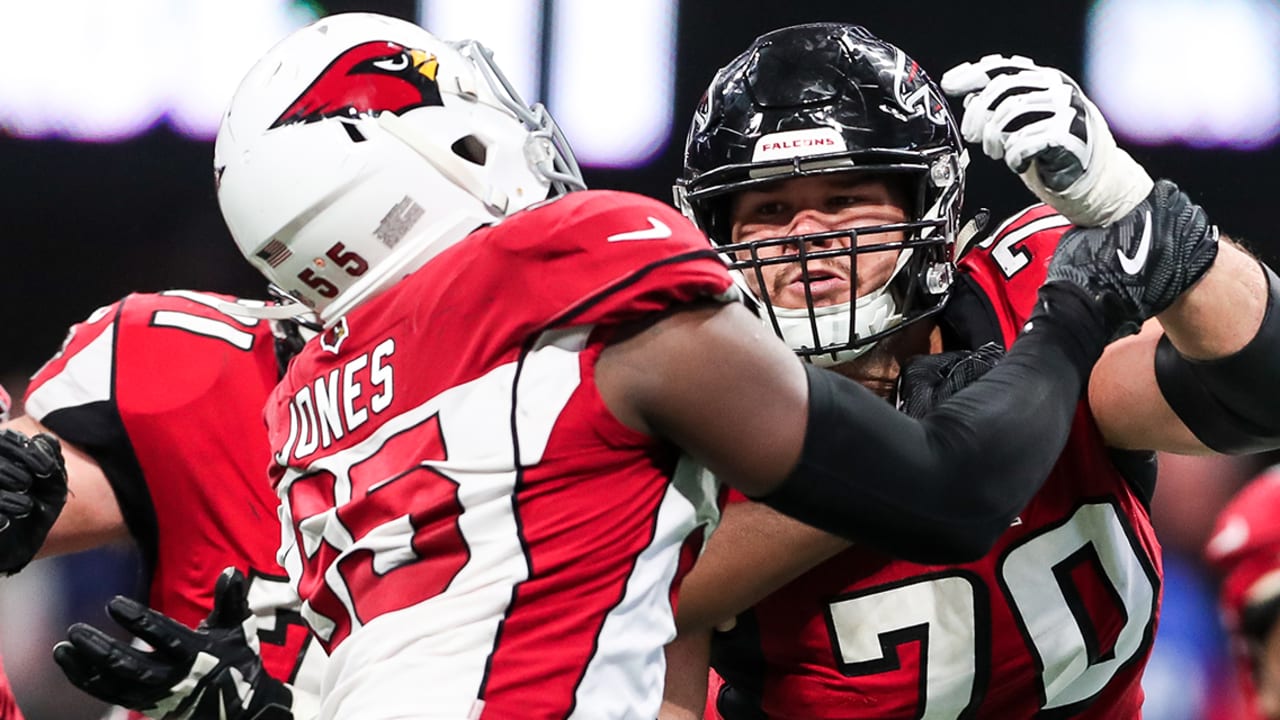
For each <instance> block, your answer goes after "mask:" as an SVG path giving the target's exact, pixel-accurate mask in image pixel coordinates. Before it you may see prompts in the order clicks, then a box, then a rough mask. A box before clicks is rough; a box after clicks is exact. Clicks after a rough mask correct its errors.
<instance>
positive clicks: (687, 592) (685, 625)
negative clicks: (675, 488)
mask: <svg viewBox="0 0 1280 720" xmlns="http://www.w3.org/2000/svg"><path fill="white" fill-rule="evenodd" d="M848 547H849V541H847V540H845V539H843V538H840V537H837V536H835V535H832V534H830V533H826V532H823V531H822V530H819V529H817V528H815V527H811V526H809V525H805V524H804V523H802V522H800V521H798V520H793V519H791V518H789V517H787V516H785V515H783V514H781V513H779V512H777V511H775V510H772V509H771V508H769V507H768V506H766V505H764V504H763V503H755V502H737V503H732V504H730V505H729V506H728V507H726V508H725V509H724V513H723V514H722V516H721V519H720V525H719V526H718V527H716V529H715V532H713V533H711V537H710V538H708V539H707V546H706V548H705V549H704V550H703V552H702V555H701V556H700V557H699V558H698V562H696V563H694V566H693V569H692V570H690V571H689V574H688V575H687V576H686V577H685V579H684V581H683V582H682V583H681V584H680V596H679V603H677V605H676V628H677V630H678V631H679V632H680V633H682V634H683V633H686V632H692V631H701V630H707V629H710V628H712V627H715V626H718V625H720V624H722V623H725V622H727V621H729V620H732V619H733V618H734V617H735V616H736V615H738V614H739V613H741V612H742V611H744V610H746V609H747V608H749V607H751V606H752V605H755V604H756V603H757V602H759V601H761V600H763V599H764V598H765V597H767V596H768V595H769V594H771V593H773V592H774V591H775V590H777V589H778V588H781V587H782V586H783V585H786V584H787V583H789V582H791V581H792V580H794V579H795V578H797V577H799V576H800V575H801V574H803V573H805V572H806V571H808V570H809V569H811V568H813V567H815V566H816V565H818V564H819V563H821V562H822V561H824V560H826V559H827V558H830V557H832V556H833V555H836V554H837V553H839V552H841V551H843V550H845V549H846V548H848Z"/></svg>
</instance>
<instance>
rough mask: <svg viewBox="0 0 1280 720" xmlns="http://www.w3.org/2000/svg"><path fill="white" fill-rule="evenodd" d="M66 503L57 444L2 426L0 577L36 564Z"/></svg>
mask: <svg viewBox="0 0 1280 720" xmlns="http://www.w3.org/2000/svg"><path fill="white" fill-rule="evenodd" d="M3 409H4V411H6V412H7V410H8V408H7V407H6V408H3ZM25 429H26V430H31V429H32V428H31V427H29V426H25ZM66 500H67V469H66V466H65V464H64V462H63V458H62V452H61V449H60V446H59V443H58V439H57V438H55V437H53V436H52V435H49V434H47V433H40V432H32V433H30V434H28V433H26V432H22V431H20V430H18V429H15V428H14V427H12V423H5V426H4V427H0V572H3V573H4V574H6V575H12V574H13V573H16V572H18V571H19V570H21V569H22V568H24V567H26V565H27V563H29V562H31V560H32V559H33V558H34V557H35V554H36V551H37V550H38V549H39V548H40V546H41V545H42V544H43V543H44V540H45V537H46V536H47V535H48V533H49V530H50V528H51V527H52V526H53V523H54V521H55V520H56V518H57V517H58V514H59V512H61V511H62V507H63V505H64V504H65V503H66Z"/></svg>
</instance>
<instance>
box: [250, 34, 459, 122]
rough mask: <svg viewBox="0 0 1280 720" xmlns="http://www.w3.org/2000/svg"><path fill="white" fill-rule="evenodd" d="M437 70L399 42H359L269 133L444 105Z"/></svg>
mask: <svg viewBox="0 0 1280 720" xmlns="http://www.w3.org/2000/svg"><path fill="white" fill-rule="evenodd" d="M439 65H440V63H439V60H437V59H436V56H435V55H432V54H431V53H427V52H424V51H422V50H414V49H411V48H406V47H404V46H403V45H400V44H399V43H394V42H390V41H384V40H378V41H372V42H366V43H361V44H359V45H356V46H355V47H353V48H351V49H349V50H347V51H345V52H343V53H342V54H341V55H339V56H338V57H336V58H334V60H333V62H331V63H329V66H328V67H326V68H325V69H324V70H323V71H322V72H321V73H320V75H319V76H318V77H316V79H315V80H314V81H313V82H312V83H311V84H310V85H308V86H307V89H306V90H303V91H302V94H301V95H299V96H298V99H296V100H294V101H293V103H292V104H291V105H289V108H288V109H287V110H285V111H284V112H283V113H281V114H280V117H278V118H276V121H275V122H274V123H272V124H271V128H277V127H280V126H282V125H291V124H293V123H309V122H316V121H317V120H324V119H326V118H332V117H356V116H359V115H366V114H377V113H379V112H382V111H384V110H385V111H389V112H393V113H402V112H404V111H405V110H411V109H413V108H417V107H425V106H428V105H443V104H444V103H443V102H442V101H441V99H440V88H439V87H438V86H437V85H436V71H437V70H438V69H439Z"/></svg>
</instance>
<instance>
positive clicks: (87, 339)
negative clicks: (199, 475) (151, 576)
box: [25, 290, 270, 564]
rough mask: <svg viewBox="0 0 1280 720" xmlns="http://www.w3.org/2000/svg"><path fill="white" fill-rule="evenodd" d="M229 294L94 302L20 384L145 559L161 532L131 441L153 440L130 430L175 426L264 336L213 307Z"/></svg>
mask: <svg viewBox="0 0 1280 720" xmlns="http://www.w3.org/2000/svg"><path fill="white" fill-rule="evenodd" d="M232 300H233V299H232V298H229V297H225V296H215V295H210V294H204V293H194V292H189V291H182V290H174V291H169V292H165V293H158V294H134V295H130V296H128V297H126V298H124V299H123V300H120V301H119V302H116V303H114V304H112V305H108V306H106V307H103V308H100V309H98V310H96V311H95V312H93V313H92V314H91V315H90V316H89V317H88V318H87V319H86V320H85V321H84V322H81V323H79V324H77V325H75V326H73V327H72V328H71V329H70V331H69V332H68V334H67V338H66V340H65V341H64V343H63V346H62V349H61V350H60V351H59V352H58V353H57V354H55V355H54V357H53V358H52V359H50V360H49V361H48V362H47V363H45V365H44V366H43V367H42V368H40V370H38V371H37V372H36V374H35V376H34V377H33V378H32V380H31V383H30V384H29V386H28V389H27V394H26V397H25V406H26V411H27V413H28V414H29V415H31V416H32V417H33V418H35V419H36V420H38V421H39V422H41V423H42V424H44V425H45V426H46V427H48V428H49V429H50V430H51V431H53V432H54V433H56V434H57V435H58V436H59V437H60V438H62V439H64V440H66V441H67V442H69V443H71V444H73V445H75V446H76V447H78V448H79V449H81V450H83V451H84V452H85V453H86V454H88V455H89V457H91V458H92V459H93V460H94V462H96V463H97V464H98V466H99V467H100V468H101V469H102V471H103V474H104V475H105V476H106V478H107V481H108V482H109V483H110V484H111V488H112V490H113V492H114V493H115V496H116V501H117V502H118V504H119V506H120V511H121V514H122V515H123V517H124V519H125V523H126V525H127V526H128V529H129V532H130V534H131V535H132V536H133V537H134V539H135V540H136V541H137V543H138V545H139V546H140V547H141V548H142V550H143V554H144V556H146V559H147V560H148V563H149V564H150V561H152V560H153V559H154V555H155V546H156V543H157V542H158V541H159V534H160V533H159V531H158V528H157V520H156V508H155V500H154V498H155V492H154V490H155V489H154V488H151V487H150V486H149V483H148V480H147V474H146V473H145V472H144V467H145V462H143V461H142V456H143V454H144V452H146V451H147V449H148V448H142V447H139V446H138V444H139V443H140V442H141V443H143V444H145V443H147V442H152V441H150V440H148V439H146V438H145V437H144V438H143V439H142V440H141V441H140V440H139V439H138V437H136V436H137V434H138V433H139V432H140V430H139V427H143V426H150V425H155V424H168V425H172V426H177V425H180V424H181V423H182V422H183V420H184V417H185V415H187V414H188V413H189V408H190V407H191V405H192V404H193V403H195V402H197V401H198V400H199V398H201V397H207V396H209V395H210V390H211V388H212V387H214V386H215V385H216V384H217V383H219V382H221V381H222V375H223V373H224V372H225V371H226V369H227V368H228V367H231V366H232V361H231V359H230V356H231V355H232V354H233V353H234V354H243V353H244V352H246V351H248V350H250V349H251V348H253V347H255V344H256V343H262V342H267V341H269V340H270V337H269V332H267V331H264V330H263V328H262V326H261V325H260V321H258V320H239V319H233V318H230V317H229V316H227V315H225V314H224V313H222V312H221V311H220V310H219V309H218V306H219V303H221V302H229V301H232ZM153 444H154V443H153ZM150 450H152V451H154V452H157V453H171V452H176V451H175V450H174V449H173V448H169V447H159V448H156V447H151V448H150Z"/></svg>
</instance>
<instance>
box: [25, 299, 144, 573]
mask: <svg viewBox="0 0 1280 720" xmlns="http://www.w3.org/2000/svg"><path fill="white" fill-rule="evenodd" d="M133 311H134V308H133V307H132V304H131V303H130V301H129V298H126V299H124V300H121V301H119V302H116V303H114V304H111V305H108V306H106V307H102V308H98V309H97V310H95V311H94V312H93V313H92V314H91V315H90V316H89V317H88V318H87V319H85V320H84V321H83V322H81V323H78V324H76V325H73V326H72V327H71V329H70V330H69V331H68V332H67V337H66V339H65V340H64V341H63V344H62V349H60V350H59V351H58V352H57V353H56V354H55V355H54V356H53V357H52V358H51V359H50V360H49V361H48V362H46V363H45V364H44V366H43V367H41V368H40V369H39V370H38V371H36V374H35V375H34V376H33V377H32V378H31V382H30V384H29V385H28V386H27V394H26V396H25V398H24V405H25V410H26V412H27V414H28V415H30V416H31V417H33V418H35V419H36V420H37V421H39V422H40V423H41V424H43V425H44V426H45V427H47V428H49V429H50V430H51V431H53V433H54V434H56V435H57V436H58V437H59V438H61V439H63V440H65V441H66V442H69V443H71V444H72V445H75V446H76V447H77V448H79V449H80V450H82V451H84V452H85V453H86V454H87V455H88V456H89V457H90V458H92V459H93V461H94V462H95V463H97V464H98V467H99V468H101V469H102V472H103V474H104V475H105V476H106V478H107V481H108V482H109V483H110V484H111V489H112V491H113V492H114V493H115V496H116V502H117V504H119V506H120V513H121V515H122V516H123V517H124V520H125V524H126V525H127V526H128V529H129V534H130V535H132V536H133V538H134V539H135V541H136V542H137V543H138V545H139V547H141V548H142V549H143V554H144V556H145V559H146V561H147V565H148V567H150V566H151V565H153V564H154V559H155V552H154V548H155V544H156V542H157V535H158V533H157V530H156V520H155V510H154V508H153V507H152V505H151V498H150V495H149V493H148V492H147V484H146V481H145V479H144V478H143V475H142V469H141V467H140V465H139V463H138V458H137V455H136V454H135V453H134V450H133V445H132V443H131V442H130V440H129V434H128V432H127V431H126V429H125V426H124V421H123V419H122V418H121V415H120V408H119V406H118V405H117V403H116V394H115V386H116V365H117V362H116V349H117V343H116V339H117V335H118V333H119V328H120V326H121V325H122V324H123V323H125V322H128V320H127V317H128V315H127V314H126V313H132V312H133Z"/></svg>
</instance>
